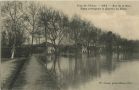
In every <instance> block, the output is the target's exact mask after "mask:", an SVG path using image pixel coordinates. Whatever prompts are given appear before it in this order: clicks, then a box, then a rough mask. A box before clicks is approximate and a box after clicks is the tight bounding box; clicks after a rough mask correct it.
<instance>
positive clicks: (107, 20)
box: [41, 1, 139, 40]
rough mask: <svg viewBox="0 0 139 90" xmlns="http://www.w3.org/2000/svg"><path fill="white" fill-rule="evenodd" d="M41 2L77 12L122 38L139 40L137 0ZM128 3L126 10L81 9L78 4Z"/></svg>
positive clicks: (69, 11) (72, 12) (65, 10)
mask: <svg viewBox="0 0 139 90" xmlns="http://www.w3.org/2000/svg"><path fill="white" fill-rule="evenodd" d="M41 3H42V4H45V5H47V6H48V7H52V8H55V9H57V10H60V11H62V12H64V13H65V14H66V15H68V16H69V17H72V16H73V15H75V14H77V15H79V16H80V17H81V18H83V19H86V20H89V21H90V22H92V23H93V24H94V25H95V26H97V27H99V28H101V29H102V30H105V31H113V32H114V33H117V34H119V35H121V36H122V37H124V38H128V39H133V40H136V39H138V40H139V1H132V2H131V1H124V2H121V1H116V2H113V1H110V2H102V1H91V2H90V1H42V2H41ZM113 4H115V5H128V6H129V7H127V9H126V10H102V11H101V10H81V8H80V7H79V5H97V6H100V5H110V6H111V5H113ZM87 8H91V7H87Z"/></svg>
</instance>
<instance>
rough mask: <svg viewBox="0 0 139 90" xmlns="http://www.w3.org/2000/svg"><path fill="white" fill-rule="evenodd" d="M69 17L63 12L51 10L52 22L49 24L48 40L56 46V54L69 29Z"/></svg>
mask: <svg viewBox="0 0 139 90" xmlns="http://www.w3.org/2000/svg"><path fill="white" fill-rule="evenodd" d="M68 25H69V21H68V17H67V16H65V15H64V14H63V13H62V12H59V11H55V10H51V13H50V22H49V24H48V39H49V40H50V41H51V43H52V44H53V45H54V49H55V52H56V53H57V52H58V46H59V44H60V43H61V41H62V39H63V37H64V36H65V33H66V31H67V29H68Z"/></svg>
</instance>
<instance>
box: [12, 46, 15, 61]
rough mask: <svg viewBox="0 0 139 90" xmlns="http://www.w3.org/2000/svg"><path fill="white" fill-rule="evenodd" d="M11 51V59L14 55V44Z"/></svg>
mask: <svg viewBox="0 0 139 90" xmlns="http://www.w3.org/2000/svg"><path fill="white" fill-rule="evenodd" d="M11 52H12V54H11V59H13V58H14V56H15V44H14V45H13V48H12V50H11Z"/></svg>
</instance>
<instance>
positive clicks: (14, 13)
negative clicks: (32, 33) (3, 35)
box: [1, 1, 24, 59]
mask: <svg viewBox="0 0 139 90" xmlns="http://www.w3.org/2000/svg"><path fill="white" fill-rule="evenodd" d="M1 12H2V17H3V23H4V27H5V29H6V30H7V33H8V37H9V38H8V39H9V46H11V47H12V50H11V58H12V59H13V58H14V55H15V50H16V46H18V45H21V44H22V43H23V42H24V38H23V37H24V35H23V34H24V33H23V32H24V31H23V29H24V28H22V25H23V23H22V20H23V19H22V17H23V4H22V2H18V1H12V2H4V4H3V6H2V8H1Z"/></svg>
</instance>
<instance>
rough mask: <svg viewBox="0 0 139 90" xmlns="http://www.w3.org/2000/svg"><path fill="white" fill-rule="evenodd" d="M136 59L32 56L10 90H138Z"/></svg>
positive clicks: (138, 60)
mask: <svg viewBox="0 0 139 90" xmlns="http://www.w3.org/2000/svg"><path fill="white" fill-rule="evenodd" d="M138 68H139V59H132V58H130V59H126V60H123V59H117V58H114V57H113V56H111V55H99V56H87V55H76V56H59V57H58V56H57V57H56V56H49V57H44V56H42V55H32V56H31V57H30V59H28V60H27V61H26V63H25V65H24V67H23V68H22V70H21V72H20V74H19V75H18V76H17V79H16V80H15V82H13V83H14V84H13V86H12V87H11V88H12V89H13V90H139V69H138Z"/></svg>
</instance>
